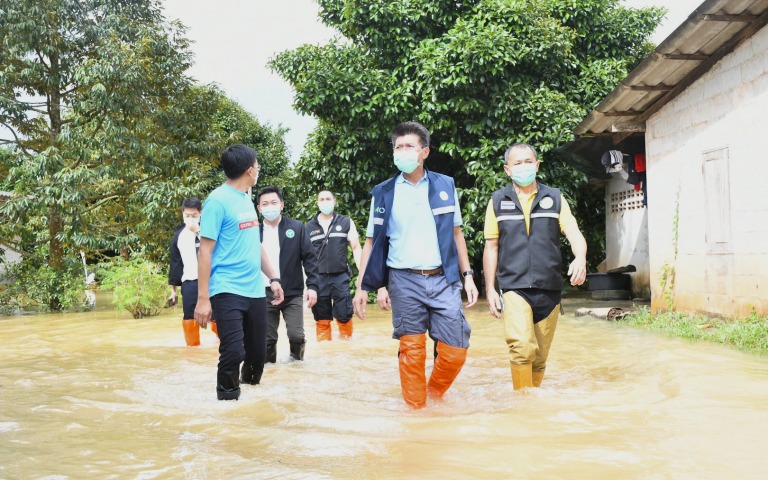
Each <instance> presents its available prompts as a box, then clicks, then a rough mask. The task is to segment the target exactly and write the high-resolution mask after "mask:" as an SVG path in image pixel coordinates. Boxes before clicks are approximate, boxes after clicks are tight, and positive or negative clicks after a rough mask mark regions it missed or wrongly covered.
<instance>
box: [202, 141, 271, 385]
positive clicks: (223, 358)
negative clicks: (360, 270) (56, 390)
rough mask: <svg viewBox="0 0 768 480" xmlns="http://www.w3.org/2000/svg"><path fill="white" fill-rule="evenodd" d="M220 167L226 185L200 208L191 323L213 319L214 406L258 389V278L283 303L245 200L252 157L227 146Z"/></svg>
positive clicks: (253, 174) (261, 309)
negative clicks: (216, 337)
mask: <svg viewBox="0 0 768 480" xmlns="http://www.w3.org/2000/svg"><path fill="white" fill-rule="evenodd" d="M221 167H222V169H223V170H224V174H225V175H226V176H227V180H226V182H224V184H223V185H221V186H220V187H219V188H217V189H216V190H214V191H213V192H211V194H210V195H209V196H208V198H207V199H206V200H205V202H204V203H203V211H205V215H203V216H202V218H201V221H200V253H199V254H198V294H197V307H196V308H195V320H196V321H197V322H198V323H199V324H200V326H201V327H203V328H205V327H206V326H207V325H208V322H210V321H211V318H212V317H213V318H215V319H216V324H217V325H218V330H219V339H220V343H219V367H218V373H217V383H216V394H217V396H218V398H219V400H237V399H238V398H240V382H242V383H247V384H251V385H257V384H258V383H259V381H261V374H262V373H263V371H264V358H265V355H266V349H267V301H266V297H265V293H264V291H265V290H264V280H263V279H262V276H261V272H264V274H265V275H267V277H268V278H269V284H270V287H271V289H272V293H273V294H274V296H275V300H274V301H273V302H272V303H273V304H275V305H277V304H279V303H281V302H282V301H283V289H282V287H281V286H280V279H279V278H277V276H276V275H275V271H274V269H273V268H272V265H270V263H269V259H268V258H267V256H266V255H265V254H264V251H263V247H262V245H261V239H260V237H259V229H258V226H259V221H258V217H257V216H256V209H255V208H254V205H253V202H252V201H251V197H250V190H251V188H252V187H253V186H254V185H256V182H257V180H258V178H259V164H258V162H257V161H256V152H254V151H253V150H252V149H251V148H249V147H247V146H245V145H231V146H229V147H227V148H226V149H225V150H224V151H223V152H222V153H221ZM240 363H242V364H243V366H242V371H241V369H240Z"/></svg>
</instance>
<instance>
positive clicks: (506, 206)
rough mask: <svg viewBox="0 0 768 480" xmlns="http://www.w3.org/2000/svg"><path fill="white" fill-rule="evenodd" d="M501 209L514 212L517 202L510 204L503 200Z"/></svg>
mask: <svg viewBox="0 0 768 480" xmlns="http://www.w3.org/2000/svg"><path fill="white" fill-rule="evenodd" d="M501 209H502V210H514V209H515V202H510V201H509V200H506V201H505V200H502V201H501Z"/></svg>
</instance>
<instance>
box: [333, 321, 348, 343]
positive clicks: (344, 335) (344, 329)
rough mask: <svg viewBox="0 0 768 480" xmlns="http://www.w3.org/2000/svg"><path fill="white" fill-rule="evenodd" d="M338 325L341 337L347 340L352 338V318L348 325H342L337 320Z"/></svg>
mask: <svg viewBox="0 0 768 480" xmlns="http://www.w3.org/2000/svg"><path fill="white" fill-rule="evenodd" d="M336 323H337V324H338V325H339V337H341V338H343V339H345V340H348V339H350V338H352V319H351V318H350V319H349V321H348V322H347V323H341V322H340V321H338V320H336Z"/></svg>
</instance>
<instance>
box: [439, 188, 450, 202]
mask: <svg viewBox="0 0 768 480" xmlns="http://www.w3.org/2000/svg"><path fill="white" fill-rule="evenodd" d="M440 200H448V192H446V191H445V190H443V191H442V192H440Z"/></svg>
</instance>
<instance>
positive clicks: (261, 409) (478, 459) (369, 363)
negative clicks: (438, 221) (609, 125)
mask: <svg viewBox="0 0 768 480" xmlns="http://www.w3.org/2000/svg"><path fill="white" fill-rule="evenodd" d="M575 306H578V305H576V304H574V302H573V301H570V302H568V303H566V315H565V316H563V317H561V320H560V324H559V327H558V331H557V335H556V336H555V343H554V345H553V347H552V353H551V357H550V361H549V368H548V371H547V376H546V377H545V380H544V384H543V385H542V388H541V389H538V390H535V391H534V392H533V393H531V394H528V395H520V394H517V393H514V392H513V390H512V384H511V379H510V373H509V366H508V362H507V359H506V355H505V345H504V342H503V339H502V327H501V323H500V321H499V320H496V319H494V318H492V317H491V316H490V315H488V314H487V310H486V305H485V304H478V305H477V306H476V307H474V308H473V309H471V310H469V311H468V319H469V322H470V324H471V325H472V328H473V334H472V339H471V347H470V352H469V358H468V360H467V364H466V366H465V367H464V369H463V371H462V373H461V374H460V375H459V377H458V379H457V380H456V382H455V384H454V386H453V387H452V388H451V390H449V391H448V393H447V394H446V397H445V400H444V401H443V402H442V403H440V404H431V405H430V406H428V407H427V408H426V409H424V410H421V411H417V412H414V411H410V410H409V409H407V408H406V407H405V405H404V403H403V401H402V398H401V395H400V390H399V378H398V371H397V359H396V351H397V342H396V341H395V340H392V339H391V325H390V317H389V314H388V313H385V312H381V311H380V310H379V309H378V308H377V307H376V306H375V305H369V307H368V315H369V318H368V319H366V321H364V322H362V321H358V320H356V321H355V335H354V338H353V340H351V341H339V340H338V338H337V337H336V336H337V335H338V333H337V331H336V329H335V327H334V340H333V341H331V342H324V343H321V344H318V343H317V342H316V341H315V340H314V324H313V322H312V318H311V314H309V312H307V313H306V315H305V318H306V325H307V333H308V335H307V337H308V344H307V349H306V350H307V351H306V359H305V361H304V362H290V361H289V354H288V345H287V339H286V338H285V331H284V329H283V328H282V327H281V330H280V333H281V340H280V344H279V346H278V363H277V364H276V365H271V366H268V367H267V369H266V371H265V374H264V377H263V380H262V384H261V385H258V386H248V385H246V386H243V391H242V395H241V398H240V401H237V402H220V401H217V400H216V395H215V389H214V381H215V373H216V362H217V357H218V353H217V344H218V341H217V340H216V338H215V336H214V335H213V334H212V333H211V332H210V331H203V332H202V333H203V335H202V345H201V346H200V347H197V348H188V347H185V346H184V343H183V335H182V329H181V325H180V315H181V311H180V310H179V309H175V310H173V309H169V310H165V311H164V313H163V314H162V315H161V316H159V317H153V318H149V319H143V320H133V319H132V318H130V315H128V314H126V313H118V312H116V311H115V310H114V309H113V308H112V307H111V305H110V302H109V297H108V296H106V294H103V293H100V294H99V296H98V298H97V308H96V309H95V310H94V311H92V312H87V313H78V314H63V315H27V316H17V317H0V329H1V331H2V334H1V335H2V336H1V337H0V338H1V339H2V340H0V405H2V407H1V409H0V478H3V479H16V478H19V479H106V478H114V479H122V478H136V479H153V478H181V479H209V478H234V479H240V478H242V479H246V478H247V479H272V478H280V479H356V480H357V479H391V478H396V479H400V478H402V479H411V478H413V479H419V480H429V479H490V478H531V479H563V478H576V479H581V478H585V479H586V478H588V479H617V478H632V479H635V478H637V479H666V478H674V479H677V478H691V479H701V478H713V479H715V478H717V479H722V478H741V479H744V478H768V461H767V460H766V454H765V452H766V451H768V359H766V358H764V357H755V356H750V355H747V354H742V353H739V352H736V351H733V350H730V349H728V348H726V347H723V346H719V345H714V344H702V343H699V344H695V343H689V342H687V341H684V340H678V339H668V338H663V337H660V336H657V335H655V334H650V333H646V332H642V331H639V330H637V329H633V328H630V327H626V326H623V325H621V324H620V322H618V323H617V322H608V321H605V320H601V319H597V318H592V317H575V316H573V315H572V313H573V310H574V309H575ZM599 306H605V305H599ZM427 363H428V367H429V366H430V365H431V359H429V360H428V362H427Z"/></svg>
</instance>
